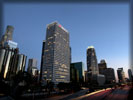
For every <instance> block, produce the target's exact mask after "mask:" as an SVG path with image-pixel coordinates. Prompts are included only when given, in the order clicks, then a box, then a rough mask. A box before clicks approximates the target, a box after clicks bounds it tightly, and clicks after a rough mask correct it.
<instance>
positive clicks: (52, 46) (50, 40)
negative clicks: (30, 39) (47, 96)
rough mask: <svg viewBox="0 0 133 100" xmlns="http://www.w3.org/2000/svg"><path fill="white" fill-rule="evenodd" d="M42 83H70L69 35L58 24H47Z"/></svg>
mask: <svg viewBox="0 0 133 100" xmlns="http://www.w3.org/2000/svg"><path fill="white" fill-rule="evenodd" d="M44 49H45V51H44V62H43V69H42V81H44V82H45V81H52V82H54V83H55V84H58V83H59V82H70V46H69V33H68V31H67V30H66V29H65V28H63V27H62V26H61V25H60V24H59V23H58V22H53V23H51V24H48V26H47V33H46V42H45V48H44Z"/></svg>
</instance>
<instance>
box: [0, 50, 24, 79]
mask: <svg viewBox="0 0 133 100" xmlns="http://www.w3.org/2000/svg"><path fill="white" fill-rule="evenodd" d="M20 56H22V57H21V59H20ZM0 58H1V59H0V74H1V75H2V76H3V78H5V79H10V77H12V76H14V75H16V74H17V73H18V72H19V71H24V70H25V64H26V56H25V55H20V54H18V49H10V48H0Z"/></svg>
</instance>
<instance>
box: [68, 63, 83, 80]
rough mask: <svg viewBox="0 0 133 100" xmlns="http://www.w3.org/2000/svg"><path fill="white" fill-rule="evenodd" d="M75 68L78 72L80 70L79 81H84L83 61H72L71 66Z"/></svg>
mask: <svg viewBox="0 0 133 100" xmlns="http://www.w3.org/2000/svg"><path fill="white" fill-rule="evenodd" d="M70 67H73V68H75V69H76V70H77V71H78V72H79V82H83V81H84V78H83V73H84V72H83V71H84V70H83V63H82V62H76V63H71V66H70Z"/></svg>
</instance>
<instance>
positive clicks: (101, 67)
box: [98, 59, 107, 74]
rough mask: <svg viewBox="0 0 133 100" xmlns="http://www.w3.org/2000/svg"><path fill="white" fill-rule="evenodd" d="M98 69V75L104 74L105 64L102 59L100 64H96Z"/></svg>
mask: <svg viewBox="0 0 133 100" xmlns="http://www.w3.org/2000/svg"><path fill="white" fill-rule="evenodd" d="M98 68H99V74H104V70H105V69H107V64H106V61H105V60H104V59H102V60H101V61H100V63H99V64H98Z"/></svg>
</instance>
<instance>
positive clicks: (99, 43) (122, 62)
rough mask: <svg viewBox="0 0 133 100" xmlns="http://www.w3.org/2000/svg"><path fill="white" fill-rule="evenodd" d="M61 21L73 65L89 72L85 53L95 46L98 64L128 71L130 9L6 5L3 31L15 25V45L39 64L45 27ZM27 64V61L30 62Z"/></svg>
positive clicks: (121, 7)
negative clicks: (68, 37)
mask: <svg viewBox="0 0 133 100" xmlns="http://www.w3.org/2000/svg"><path fill="white" fill-rule="evenodd" d="M53 21H58V22H59V23H60V24H61V25H62V26H63V27H64V28H66V29H67V30H68V31H69V34H70V46H71V48H72V62H79V61H82V62H83V63H84V69H86V49H87V47H88V46H90V45H93V46H94V47H95V50H96V55H97V59H98V62H100V60H101V59H105V60H106V62H107V66H108V67H112V68H114V69H115V70H116V69H117V68H118V67H124V70H125V72H127V69H128V67H129V5H128V4H124V3H122V4H118V3H116V4H102V3H100V4H95V3H94V4H89V3H86V4H85V3H75V4H74V3H67V4H64V3H42V4H40V3H37V4H35V3H33V4H30V3H28V4H25V3H21V4H19V3H18V4H17V3H15V4H13V3H11V4H8V3H6V4H5V5H4V30H5V29H6V26H7V25H13V26H14V28H15V30H14V34H13V41H15V42H17V43H18V47H19V49H20V53H22V54H25V55H27V56H28V59H29V58H35V59H37V60H38V68H39V69H40V60H41V51H42V41H43V40H45V36H46V25H47V24H49V23H51V22H53ZM27 63H28V60H27Z"/></svg>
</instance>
